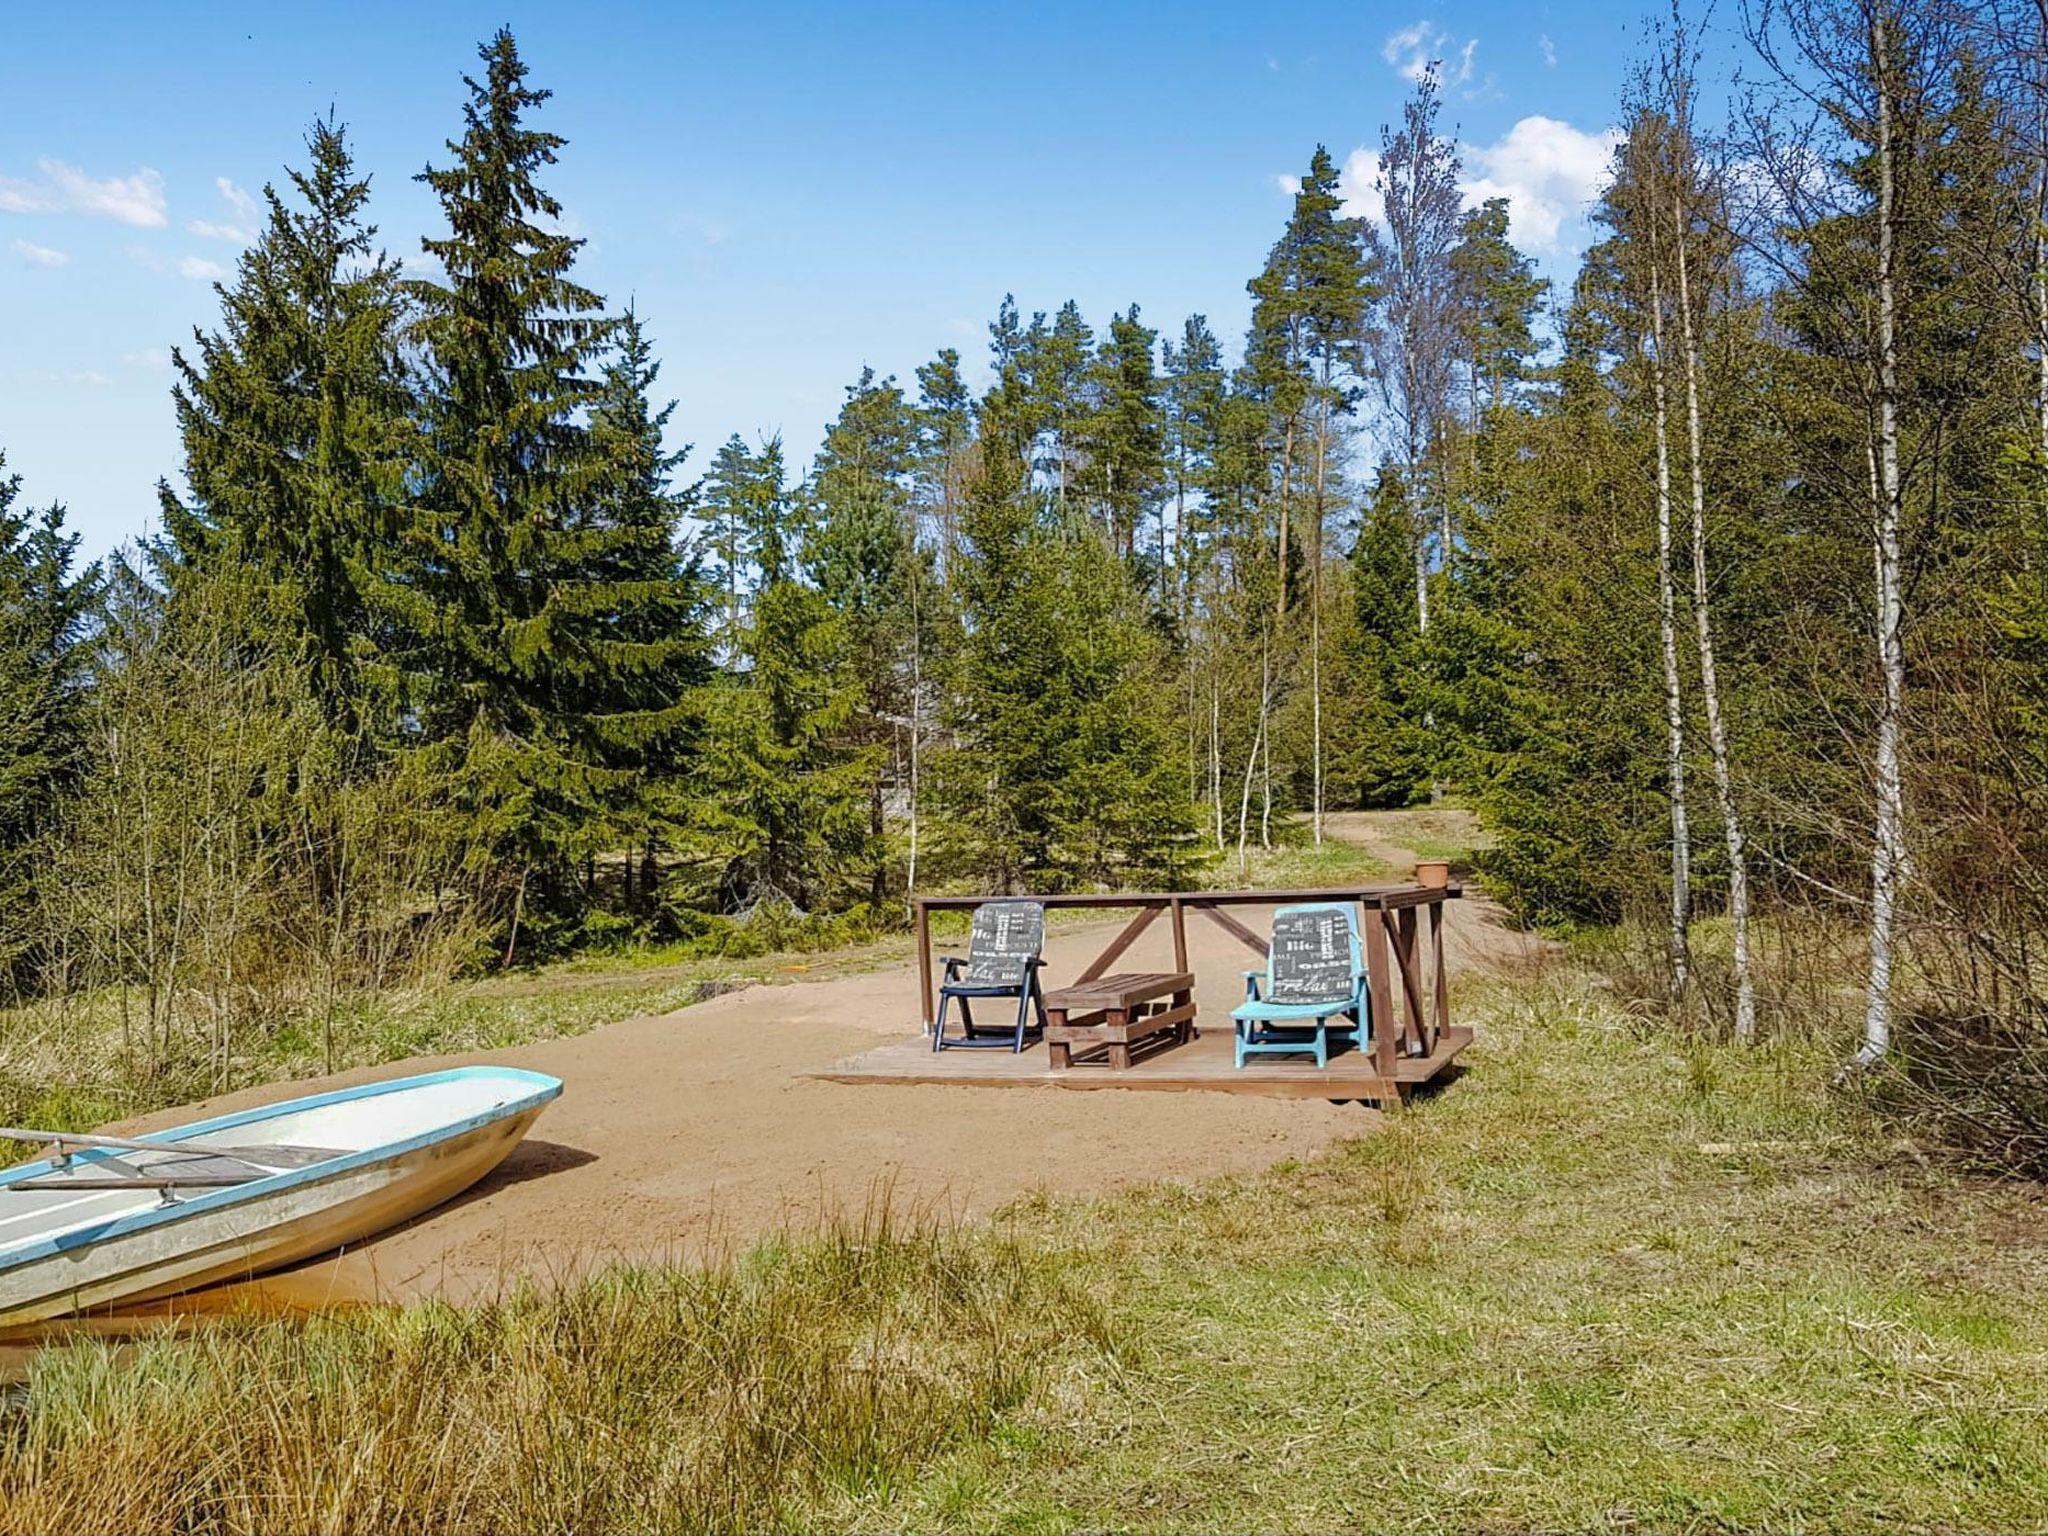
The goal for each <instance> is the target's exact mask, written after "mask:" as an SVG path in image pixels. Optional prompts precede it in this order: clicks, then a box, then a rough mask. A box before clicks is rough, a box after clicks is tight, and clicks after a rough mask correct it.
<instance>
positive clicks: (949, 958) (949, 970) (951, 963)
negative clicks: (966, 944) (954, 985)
mask: <svg viewBox="0 0 2048 1536" xmlns="http://www.w3.org/2000/svg"><path fill="white" fill-rule="evenodd" d="M966 963H967V957H966V956H965V955H941V956H939V964H940V965H941V966H942V967H943V968H944V969H945V972H946V979H947V980H948V981H951V980H952V979H953V973H954V972H955V971H957V970H959V969H960V967H961V966H963V965H965V964H966Z"/></svg>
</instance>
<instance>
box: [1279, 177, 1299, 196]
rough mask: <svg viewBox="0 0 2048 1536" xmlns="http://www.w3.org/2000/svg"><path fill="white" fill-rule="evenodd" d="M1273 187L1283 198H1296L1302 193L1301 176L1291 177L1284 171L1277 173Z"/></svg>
mask: <svg viewBox="0 0 2048 1536" xmlns="http://www.w3.org/2000/svg"><path fill="white" fill-rule="evenodd" d="M1273 185H1274V187H1275V188H1276V189H1277V190H1278V191H1279V192H1280V194H1281V195H1282V196H1283V197H1296V196H1299V195H1300V192H1301V178H1300V177H1299V176H1289V175H1288V174H1286V172H1284V171H1276V172H1275V173H1274V175H1273Z"/></svg>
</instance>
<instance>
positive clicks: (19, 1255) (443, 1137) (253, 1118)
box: [0, 1066, 562, 1275]
mask: <svg viewBox="0 0 2048 1536" xmlns="http://www.w3.org/2000/svg"><path fill="white" fill-rule="evenodd" d="M476 1077H498V1078H504V1079H508V1080H510V1081H512V1082H515V1083H516V1082H520V1081H524V1082H526V1083H528V1084H531V1085H532V1087H533V1091H532V1092H531V1093H528V1094H526V1095H525V1096H523V1097H521V1098H518V1099H513V1100H510V1101H508V1102H506V1103H503V1104H498V1105H494V1106H492V1107H491V1108H490V1109H487V1110H483V1111H480V1112H479V1113H477V1114H474V1115H469V1116H466V1117H465V1118H463V1119H461V1120H456V1121H450V1122H449V1123H448V1124H446V1125H441V1126H436V1127H434V1128H433V1129H432V1130H428V1131H422V1132H420V1133H419V1134H418V1135H415V1136H408V1137H406V1138H404V1139H403V1140H400V1141H387V1142H380V1143H378V1144H377V1145H376V1146H374V1147H365V1148H363V1149H362V1150H360V1151H356V1152H346V1153H343V1154H342V1155H341V1156H339V1157H332V1158H328V1159H327V1160H326V1161H324V1162H318V1163H309V1164H307V1165H306V1166H305V1167H303V1168H288V1169H283V1170H280V1171H279V1172H277V1173H274V1174H271V1175H269V1176H267V1177H265V1178H260V1179H251V1180H249V1181H247V1182H246V1183H242V1184H234V1185H229V1186H228V1187H226V1188H223V1189H216V1190H209V1191H207V1192H205V1193H203V1194H194V1195H192V1196H191V1197H190V1198H187V1199H181V1200H179V1201H177V1202H176V1203H175V1204H172V1205H152V1206H148V1207H145V1208H144V1209H142V1210H139V1211H129V1212H126V1213H124V1214H122V1215H118V1216H113V1217H109V1218H108V1219H107V1220H106V1221H104V1222H100V1223H97V1224H95V1225H90V1226H81V1227H77V1228H74V1229H72V1230H70V1231H67V1232H59V1233H57V1234H55V1235H54V1236H52V1237H46V1238H42V1239H39V1240H37V1241H36V1242H34V1243H31V1244H29V1245H28V1246H27V1247H24V1248H22V1249H20V1250H18V1251H16V1252H13V1253H8V1252H4V1251H0V1275H4V1274H6V1273H7V1272H8V1271H9V1270H12V1269H17V1268H19V1267H20V1266H22V1265H24V1264H29V1263H33V1262H35V1261H36V1260H38V1259H47V1258H52V1257H54V1256H56V1255H58V1254H61V1253H64V1252H67V1251H68V1250H70V1249H73V1248H79V1247H83V1246H86V1245H88V1244H92V1243H99V1242H106V1241H109V1240H111V1239H114V1238H121V1237H129V1236H132V1235H133V1234H135V1233H137V1232H145V1231H148V1230H149V1229H150V1228H152V1227H158V1226H163V1225H165V1224H167V1223H170V1222H174V1221H181V1220H183V1219H185V1218H186V1217H188V1216H199V1215H204V1214H205V1213H206V1212H208V1211H215V1210H219V1209H221V1208H222V1207H224V1206H230V1205H236V1204H239V1203H241V1202H242V1201H245V1200H250V1199H254V1198H257V1197H259V1196H264V1195H272V1194H278V1193H282V1192H283V1191H285V1190H290V1189H296V1188H298V1187H300V1186H301V1185H306V1184H312V1183H316V1182H320V1181H324V1180H326V1179H330V1178H334V1177H336V1176H338V1175H341V1174H345V1173H353V1172H355V1171H356V1170H357V1169H359V1168H365V1167H368V1166H369V1165H371V1164H372V1163H380V1162H386V1161H389V1160H391V1159H393V1158H399V1157H403V1156H405V1155H406V1154H408V1153H411V1152H417V1151H420V1150H422V1149H424V1148H426V1147H431V1146H433V1145H435V1144H436V1143H438V1142H443V1141H450V1140H453V1139H455V1138H456V1137H459V1136H466V1135H468V1134H470V1133H471V1132H473V1131H478V1130H482V1129H483V1128H484V1127H485V1126H487V1125H491V1124H493V1123H494V1122H496V1121H500V1120H508V1119H511V1118H513V1117H514V1116H516V1115H521V1114H525V1113H527V1112H528V1111H531V1110H538V1109H540V1108H541V1107H542V1106H543V1105H546V1104H548V1103H551V1102H552V1101H553V1100H555V1099H557V1098H559V1097H561V1093H562V1080H561V1079H560V1078H558V1077H551V1076H549V1075H548V1074H547V1073H545V1072H529V1071H528V1070H527V1069H526V1068H524V1067H493V1066H473V1067H446V1068H443V1069H442V1070H440V1071H438V1072H422V1073H419V1074H416V1075H414V1076H412V1077H393V1078H385V1079H383V1080H381V1081H378V1082H374V1083H358V1084H356V1085H355V1086H354V1087H352V1088H335V1089H331V1090H329V1091H328V1092H326V1093H314V1094H307V1095H304V1096H303V1097H300V1098H296V1099H281V1100H279V1101H278V1102H277V1103H275V1104H259V1105H257V1106H255V1107H254V1108H252V1109H243V1110H236V1111H235V1112H234V1113H232V1114H226V1115H216V1116H214V1117H213V1118H212V1119H208V1120H196V1121H193V1122H191V1123H190V1124H187V1125H176V1126H169V1127H166V1128H165V1129H163V1130H160V1131H149V1132H145V1133H144V1134H143V1135H141V1136H138V1137H136V1138H135V1139H136V1140H138V1141H149V1142H160V1143H162V1144H163V1145H164V1147H165V1148H166V1150H170V1149H173V1148H175V1147H176V1145H177V1143H178V1142H180V1141H182V1140H185V1139H186V1138H188V1137H193V1136H205V1135H209V1134H211V1133H213V1132H215V1131H225V1130H232V1129H234V1128H236V1127H237V1126H244V1125H252V1124H255V1123H256V1122H258V1121H262V1120H274V1119H278V1118H279V1117H281V1116H283V1115H286V1114H295V1113H298V1112H299V1111H301V1110H308V1109H324V1108H325V1107H327V1106H328V1105H330V1104H346V1103H351V1102H353V1101H355V1100H357V1099H368V1098H375V1097H377V1096H379V1095H381V1094H386V1093H395V1092H398V1091H400V1090H403V1089H408V1088H424V1087H429V1086H432V1085H433V1084H436V1083H446V1082H457V1081H461V1080H464V1079H468V1078H476ZM118 1155H119V1154H117V1153H114V1152H111V1151H106V1150H104V1149H95V1152H93V1153H86V1152H79V1153H74V1154H73V1156H72V1162H73V1164H74V1166H76V1165H80V1164H90V1163H93V1162H100V1161H104V1160H106V1159H108V1158H114V1157H117V1156H118ZM55 1167H56V1165H55V1163H54V1162H53V1160H52V1159H50V1158H40V1159H38V1160H37V1161H35V1162H32V1163H23V1164H20V1165H19V1166H18V1167H14V1168H9V1169H7V1170H5V1171H4V1172H0V1192H4V1191H5V1190H6V1188H7V1187H8V1186H9V1185H12V1184H16V1183H19V1182H21V1181H22V1180H24V1179H28V1178H35V1177H39V1176H41V1175H43V1174H47V1173H49V1172H52V1171H54V1170H55Z"/></svg>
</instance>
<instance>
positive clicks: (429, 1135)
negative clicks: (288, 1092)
mask: <svg viewBox="0 0 2048 1536" xmlns="http://www.w3.org/2000/svg"><path fill="white" fill-rule="evenodd" d="M561 1091H562V1083H561V1080H560V1079H559V1078H554V1077H549V1076H547V1075H545V1074H543V1073H539V1072H524V1071H520V1070H519V1069H517V1068H515V1067H456V1068H453V1069H451V1070H448V1071H445V1072H428V1073H425V1074H423V1075H421V1076H418V1077H404V1078H398V1079H395V1080H394V1081H391V1082H384V1083H367V1084H364V1085H362V1086H361V1087H356V1088H341V1089H337V1090H335V1091H333V1092H331V1093H318V1094H313V1095H310V1096H308V1097H305V1098H298V1099H290V1100H287V1101H286V1102H284V1103H281V1104H269V1105H265V1106H263V1107H262V1108H260V1109H248V1110H243V1111H241V1112H240V1113H238V1114H232V1115H221V1116H218V1117H216V1118H214V1119H210V1120H200V1121H195V1122H194V1123H192V1124H190V1125H180V1126H174V1127H172V1128H171V1129H169V1130H162V1131H153V1132H150V1133H149V1134H147V1135H143V1136H136V1137H126V1136H95V1135H57V1134H54V1133H51V1132H47V1131H17V1130H0V1137H4V1138H6V1139H10V1140H16V1141H39V1142H47V1143H49V1145H50V1153H49V1155H48V1156H46V1157H44V1158H43V1159H42V1160H41V1161H38V1162H33V1163H23V1164H21V1165H19V1166H17V1167H13V1168H9V1169H6V1170H5V1171H4V1172H0V1328H5V1329H14V1328H19V1327H22V1326H24V1325H29V1324H34V1323H40V1322H45V1321H48V1320H50V1319H52V1318H58V1317H63V1316H66V1315H68V1314H71V1313H74V1312H84V1311H89V1310H91V1309H93V1308H97V1307H104V1306H111V1305H114V1304H116V1303H129V1302H140V1301H150V1300H154V1299H157V1298H160V1297H164V1296H170V1295H175V1294H176V1293H177V1292H179V1291H186V1290H191V1289H193V1288H195V1287H197V1286H202V1285H209V1284H212V1283H213V1282H215V1281H219V1280H228V1279H240V1278H245V1277H247V1276H250V1275H255V1274H260V1273H262V1272H263V1271H265V1270H270V1269H276V1268H278V1267H279V1266H281V1265H285V1264H291V1263H294V1262H296V1261H298V1260H300V1259H305V1258H311V1257H312V1256H313V1255H315V1254H318V1253H326V1252H328V1251H330V1250H331V1249H335V1248H340V1247H343V1246H345V1245H347V1244H349V1243H354V1242H358V1241H360V1240H362V1239H363V1238H366V1237H369V1236H371V1235H372V1234H374V1233H377V1232H381V1231H383V1230H385V1229H386V1228H388V1227H393V1226H396V1225H398V1224H399V1223H400V1222H403V1221H406V1220H409V1219H410V1218H412V1217H414V1216H417V1215H418V1214H419V1213H420V1212H422V1211H425V1210H430V1209H431V1208H433V1207H434V1206H436V1205H439V1204H440V1203H441V1202H442V1201H444V1200H448V1199H450V1198H452V1197H453V1196H455V1195H457V1194H460V1193H461V1192H462V1191H463V1190H465V1189H467V1188H468V1187H469V1186H470V1185H472V1184H474V1183H475V1182H476V1181H477V1180H478V1179H480V1178H482V1177H483V1176H484V1175H485V1174H487V1173H489V1172H490V1171H491V1170H492V1169H493V1168H495V1167H497V1166H498V1164H499V1163H501V1162H502V1161H504V1159H505V1157H506V1155H507V1154H508V1153H510V1152H511V1150H512V1149H513V1148H514V1147H516V1146H517V1145H518V1144H519V1141H520V1139H521V1138H522V1137H523V1136H525V1134H526V1132H527V1130H528V1129H529V1128H530V1127H531V1126H532V1124H533V1122H534V1119H535V1118H536V1117H537V1116H538V1115H539V1114H540V1112H541V1110H542V1109H543V1108H545V1107H546V1105H547V1104H548V1102H549V1101H550V1100H552V1099H554V1098H555V1097H556V1096H557V1095H559V1094H560V1093H561Z"/></svg>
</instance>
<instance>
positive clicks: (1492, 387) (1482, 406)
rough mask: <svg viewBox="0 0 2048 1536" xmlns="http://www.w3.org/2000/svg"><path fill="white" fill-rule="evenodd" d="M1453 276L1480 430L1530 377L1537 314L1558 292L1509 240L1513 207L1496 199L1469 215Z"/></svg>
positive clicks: (1474, 421)
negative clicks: (1549, 294)
mask: <svg viewBox="0 0 2048 1536" xmlns="http://www.w3.org/2000/svg"><path fill="white" fill-rule="evenodd" d="M1449 262H1450V268H1451V272H1452V274H1453V280H1454V282H1455V283H1456V292H1457V297H1456V303H1457V315H1458V331H1459V344H1460V350H1461V351H1462V352H1463V354H1464V357H1465V368H1466V374H1467V382H1468V385H1469V388H1470V395H1471V418H1472V425H1473V428H1474V429H1475V430H1477V428H1478V427H1479V425H1480V421H1481V417H1482V415H1483V413H1484V412H1485V411H1488V410H1491V409H1493V408H1495V407H1497V406H1499V405H1501V404H1503V403H1504V402H1506V401H1507V399H1508V398H1509V396H1510V393H1511V392H1512V391H1513V390H1514V389H1515V387H1516V386H1517V385H1519V384H1520V383H1521V382H1522V381H1523V379H1524V378H1526V377H1527V375H1528V370H1529V364H1530V359H1531V358H1532V357H1533V356H1534V355H1535V352H1536V327H1535V316H1536V307H1537V305H1538V304H1540V303H1541V302H1542V300H1543V295H1544V293H1545V292H1546V291H1547V290H1548V289H1549V287H1550V284H1549V283H1548V281H1546V280H1545V279H1543V278H1540V277H1538V276H1536V272H1535V267H1534V264H1533V263H1532V262H1531V261H1530V260H1529V258H1528V257H1526V256H1524V255H1523V254H1522V253H1521V252H1520V251H1518V250H1516V249H1515V247H1514V244H1513V242H1512V241H1511V240H1510V239H1509V238H1508V200H1507V199H1506V198H1504V197H1489V198H1488V199H1487V200H1486V201H1485V202H1483V203H1481V204H1480V205H1479V206H1478V207H1477V208H1473V209H1470V210H1468V211H1467V212H1466V214H1465V217H1464V218H1463V220H1462V221H1461V222H1460V223H1459V225H1458V243H1457V245H1456V246H1454V247H1453V248H1452V250H1451V253H1450V257H1449Z"/></svg>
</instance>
